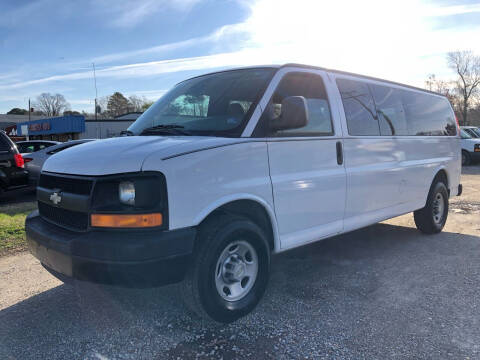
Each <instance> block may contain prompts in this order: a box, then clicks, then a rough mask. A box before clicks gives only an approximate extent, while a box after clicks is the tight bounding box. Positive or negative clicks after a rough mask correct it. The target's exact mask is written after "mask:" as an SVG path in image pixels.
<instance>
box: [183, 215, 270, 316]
mask: <svg viewBox="0 0 480 360" xmlns="http://www.w3.org/2000/svg"><path fill="white" fill-rule="evenodd" d="M197 240H198V242H199V244H200V245H199V248H198V250H197V253H196V256H195V260H194V262H193V264H192V266H191V267H190V269H189V270H188V272H187V276H186V278H185V281H184V282H183V284H182V288H183V298H184V301H185V303H186V305H187V306H188V307H189V308H190V310H192V311H193V312H195V313H196V314H197V315H199V316H201V317H203V318H206V319H210V320H214V321H216V322H220V323H230V322H233V321H235V320H237V319H238V318H240V317H242V316H245V315H247V314H248V313H249V312H251V311H252V310H253V309H254V307H255V306H256V305H257V303H258V302H259V301H260V299H261V298H262V296H263V293H264V292H265V289H266V286H267V282H268V276H269V270H270V250H269V246H268V241H267V237H266V235H265V233H264V231H263V230H262V229H261V228H260V227H259V226H257V225H256V224H255V223H253V222H252V221H251V220H249V219H247V218H244V217H240V216H236V215H230V214H223V213H220V214H218V215H214V216H213V217H212V218H210V219H207V220H206V221H205V223H204V224H202V225H201V227H200V229H199V235H198V238H197Z"/></svg>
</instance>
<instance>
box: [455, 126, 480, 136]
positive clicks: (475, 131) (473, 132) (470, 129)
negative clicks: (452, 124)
mask: <svg viewBox="0 0 480 360" xmlns="http://www.w3.org/2000/svg"><path fill="white" fill-rule="evenodd" d="M460 129H462V130H464V131H465V132H466V133H467V134H468V135H470V136H471V137H472V138H480V129H479V128H478V127H476V126H460Z"/></svg>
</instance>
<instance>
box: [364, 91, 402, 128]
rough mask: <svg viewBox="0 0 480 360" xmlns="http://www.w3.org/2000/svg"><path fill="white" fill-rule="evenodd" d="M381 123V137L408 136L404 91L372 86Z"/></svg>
mask: <svg viewBox="0 0 480 360" xmlns="http://www.w3.org/2000/svg"><path fill="white" fill-rule="evenodd" d="M371 89H372V93H373V98H374V100H375V106H376V110H377V114H378V120H379V122H380V134H381V135H408V124H407V118H406V116H405V110H404V108H403V102H402V93H403V91H402V90H397V89H392V88H389V87H387V86H379V85H371Z"/></svg>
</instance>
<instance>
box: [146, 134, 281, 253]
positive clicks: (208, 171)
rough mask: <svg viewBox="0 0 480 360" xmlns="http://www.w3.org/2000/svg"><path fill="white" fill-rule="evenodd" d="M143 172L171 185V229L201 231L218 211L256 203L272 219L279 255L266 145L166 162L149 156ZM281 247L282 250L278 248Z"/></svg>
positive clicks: (259, 143)
mask: <svg viewBox="0 0 480 360" xmlns="http://www.w3.org/2000/svg"><path fill="white" fill-rule="evenodd" d="M142 170H143V171H149V170H153V171H161V172H163V173H164V174H165V177H166V179H167V189H168V207H169V225H170V229H180V228H184V227H189V226H196V225H198V224H199V223H200V222H201V221H202V220H203V219H204V218H205V217H207V216H208V215H209V214H210V213H211V212H212V211H213V210H215V209H216V208H218V207H220V206H221V205H224V204H226V203H228V202H231V201H234V200H242V199H248V200H254V201H257V202H258V203H259V204H261V205H262V206H264V208H265V209H266V211H267V213H268V214H269V215H270V218H271V220H272V225H273V233H274V238H275V249H277V242H278V236H277V227H276V221H275V215H274V214H275V213H274V210H273V209H274V206H273V198H272V186H271V182H270V176H269V169H268V155H267V144H266V142H265V141H261V140H248V139H245V142H243V143H237V144H234V145H229V146H223V147H219V148H214V149H206V150H203V151H198V152H193V153H190V154H185V155H181V156H177V157H172V158H169V159H167V160H162V158H161V155H160V154H159V155H158V156H156V155H155V154H154V155H151V156H149V157H148V158H147V159H146V161H145V163H144V164H143V167H142ZM278 247H279V246H278Z"/></svg>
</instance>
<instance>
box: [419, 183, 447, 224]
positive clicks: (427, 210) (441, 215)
mask: <svg viewBox="0 0 480 360" xmlns="http://www.w3.org/2000/svg"><path fill="white" fill-rule="evenodd" d="M447 216H448V191H447V187H446V186H445V184H444V183H443V182H441V181H439V182H436V183H435V184H433V185H432V187H431V188H430V191H429V193H428V198H427V203H426V205H425V207H424V208H423V209H420V210H417V211H415V212H414V213H413V217H414V219H415V225H416V226H417V229H418V230H420V231H421V232H423V233H425V234H436V233H439V232H440V231H442V229H443V227H444V226H445V223H446V221H447Z"/></svg>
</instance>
